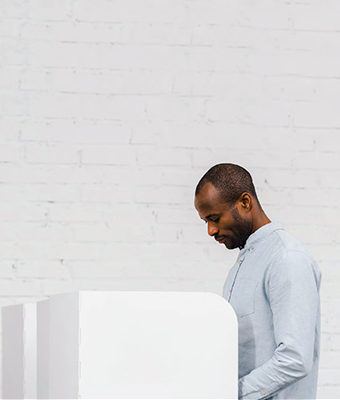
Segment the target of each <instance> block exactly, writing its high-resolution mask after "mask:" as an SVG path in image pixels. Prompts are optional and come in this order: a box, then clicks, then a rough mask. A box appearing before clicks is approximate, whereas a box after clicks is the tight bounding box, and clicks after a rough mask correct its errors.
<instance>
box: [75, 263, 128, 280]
mask: <svg viewBox="0 0 340 400" xmlns="http://www.w3.org/2000/svg"><path fill="white" fill-rule="evenodd" d="M125 269H126V268H125V265H124V263H120V265H117V264H116V263H114V262H112V261H101V262H100V263H95V264H94V262H93V261H72V262H70V263H69V270H70V274H71V276H72V278H73V279H103V276H105V277H106V278H107V279H112V278H114V279H123V278H125V272H126V271H125Z"/></svg>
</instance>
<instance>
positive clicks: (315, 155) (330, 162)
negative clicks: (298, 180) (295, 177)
mask: <svg viewBox="0 0 340 400" xmlns="http://www.w3.org/2000/svg"><path fill="white" fill-rule="evenodd" d="M339 166H340V158H339V157H338V155H337V154H336V153H335V152H334V151H333V150H332V149H331V148H329V149H328V151H327V152H322V151H313V152H307V151H306V152H305V151H301V152H300V153H299V155H298V156H297V157H294V167H295V168H297V169H300V168H308V169H309V170H320V169H322V170H323V171H325V170H332V171H336V170H338V169H339ZM334 173H335V172H332V173H331V174H334Z"/></svg>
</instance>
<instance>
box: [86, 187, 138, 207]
mask: <svg viewBox="0 0 340 400" xmlns="http://www.w3.org/2000/svg"><path fill="white" fill-rule="evenodd" d="M79 190H80V199H81V201H82V202H85V203H86V202H90V203H92V202H95V203H96V202H97V203H129V202H130V201H131V191H132V189H131V188H129V187H126V186H122V185H86V186H83V187H81V188H80V189H79Z"/></svg>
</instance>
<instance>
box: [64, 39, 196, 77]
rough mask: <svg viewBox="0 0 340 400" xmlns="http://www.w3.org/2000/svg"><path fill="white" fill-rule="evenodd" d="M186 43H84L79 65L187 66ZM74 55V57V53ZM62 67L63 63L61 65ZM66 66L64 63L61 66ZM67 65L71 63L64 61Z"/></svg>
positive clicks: (124, 67) (116, 67) (106, 66)
mask: <svg viewBox="0 0 340 400" xmlns="http://www.w3.org/2000/svg"><path fill="white" fill-rule="evenodd" d="M188 52H189V48H187V47H185V46H167V47H165V46H161V45H152V44H148V45H138V44H130V45H122V44H114V43H110V44H105V43H103V44H91V43H89V44H86V45H84V46H81V50H80V54H81V65H82V66H83V67H84V68H89V69H104V70H105V69H134V68H140V69H167V68H169V65H171V67H172V68H173V69H179V68H183V67H185V66H187V65H188ZM74 57H75V56H74ZM60 66H62V65H60ZM63 66H64V67H65V66H66V65H65V64H64V65H63ZM67 66H71V65H70V64H67Z"/></svg>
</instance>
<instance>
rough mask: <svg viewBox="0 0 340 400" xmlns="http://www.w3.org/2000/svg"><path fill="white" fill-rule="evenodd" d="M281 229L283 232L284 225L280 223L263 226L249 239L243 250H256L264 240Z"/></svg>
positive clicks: (275, 222)
mask: <svg viewBox="0 0 340 400" xmlns="http://www.w3.org/2000/svg"><path fill="white" fill-rule="evenodd" d="M280 229H282V230H283V224H282V222H280V221H274V222H270V223H269V224H266V225H263V226H261V227H260V228H259V229H257V230H256V231H255V232H254V233H252V234H251V235H250V236H249V237H248V239H247V241H246V244H245V245H244V248H243V249H247V250H249V249H251V250H254V248H255V247H256V245H257V244H259V243H260V242H261V241H262V240H263V239H264V238H266V237H267V236H269V235H270V234H271V233H272V232H274V231H277V230H280ZM243 249H242V250H243Z"/></svg>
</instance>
